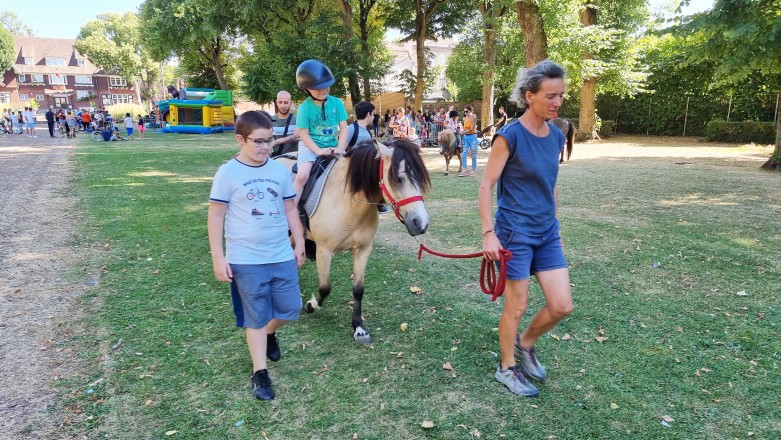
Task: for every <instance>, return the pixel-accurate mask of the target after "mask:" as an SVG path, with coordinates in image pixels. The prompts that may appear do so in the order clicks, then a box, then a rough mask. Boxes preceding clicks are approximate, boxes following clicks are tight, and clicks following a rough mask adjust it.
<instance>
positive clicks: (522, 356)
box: [515, 340, 548, 382]
mask: <svg viewBox="0 0 781 440" xmlns="http://www.w3.org/2000/svg"><path fill="white" fill-rule="evenodd" d="M515 356H516V357H517V358H518V360H520V361H521V365H520V367H521V371H523V374H525V375H527V376H529V378H530V379H532V380H536V381H538V382H545V378H547V377H548V375H547V373H545V367H543V366H542V364H541V363H540V361H538V360H537V353H535V352H534V347H532V348H530V349H528V350H527V349H525V348H523V347H521V344H520V342H518V340H516V342H515Z"/></svg>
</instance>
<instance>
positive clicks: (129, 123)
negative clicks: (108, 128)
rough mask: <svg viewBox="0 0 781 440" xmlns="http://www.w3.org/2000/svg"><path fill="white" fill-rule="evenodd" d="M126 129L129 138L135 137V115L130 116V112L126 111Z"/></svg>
mask: <svg viewBox="0 0 781 440" xmlns="http://www.w3.org/2000/svg"><path fill="white" fill-rule="evenodd" d="M123 122H124V124H125V131H126V132H127V140H131V139H133V126H134V125H135V122H134V121H133V117H132V116H130V113H125V119H124V121H123Z"/></svg>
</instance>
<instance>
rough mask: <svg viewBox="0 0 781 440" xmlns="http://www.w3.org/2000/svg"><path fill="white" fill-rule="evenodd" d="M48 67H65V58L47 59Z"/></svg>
mask: <svg viewBox="0 0 781 440" xmlns="http://www.w3.org/2000/svg"><path fill="white" fill-rule="evenodd" d="M46 65H47V66H64V65H65V58H56V57H46Z"/></svg>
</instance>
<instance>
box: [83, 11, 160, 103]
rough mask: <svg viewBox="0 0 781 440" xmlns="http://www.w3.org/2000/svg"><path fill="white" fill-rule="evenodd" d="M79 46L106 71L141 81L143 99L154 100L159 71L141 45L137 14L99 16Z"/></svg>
mask: <svg viewBox="0 0 781 440" xmlns="http://www.w3.org/2000/svg"><path fill="white" fill-rule="evenodd" d="M75 47H76V50H78V51H79V53H82V54H84V55H85V56H86V57H87V58H88V59H89V60H90V62H91V63H92V64H94V65H96V66H98V67H100V68H101V69H103V70H105V71H106V72H109V73H115V74H118V75H121V76H122V77H124V78H126V79H127V80H129V81H133V82H135V81H137V80H138V79H141V80H142V84H143V86H142V95H143V97H144V98H146V99H149V98H150V97H151V96H150V95H151V92H152V90H151V84H152V83H153V82H154V81H155V80H156V79H157V76H158V74H157V68H156V66H155V64H154V63H153V62H152V59H151V57H150V56H149V54H148V52H147V51H146V50H145V48H144V46H143V45H142V43H141V22H140V21H139V18H138V15H137V14H135V13H132V12H127V13H125V14H124V15H120V14H116V13H108V14H99V15H98V16H97V18H96V19H95V20H90V21H89V22H87V23H86V24H85V25H84V26H82V28H81V30H80V31H79V35H78V36H77V37H76V44H75Z"/></svg>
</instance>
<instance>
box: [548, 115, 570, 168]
mask: <svg viewBox="0 0 781 440" xmlns="http://www.w3.org/2000/svg"><path fill="white" fill-rule="evenodd" d="M550 123H551V124H553V125H555V126H556V128H558V129H559V130H561V132H562V133H564V137H566V138H567V160H569V157H570V156H572V141H573V140H574V139H575V125H574V124H573V123H572V121H570V120H569V119H565V118H555V119H551V120H550ZM559 163H564V149H563V148H562V150H561V157H560V158H559Z"/></svg>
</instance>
